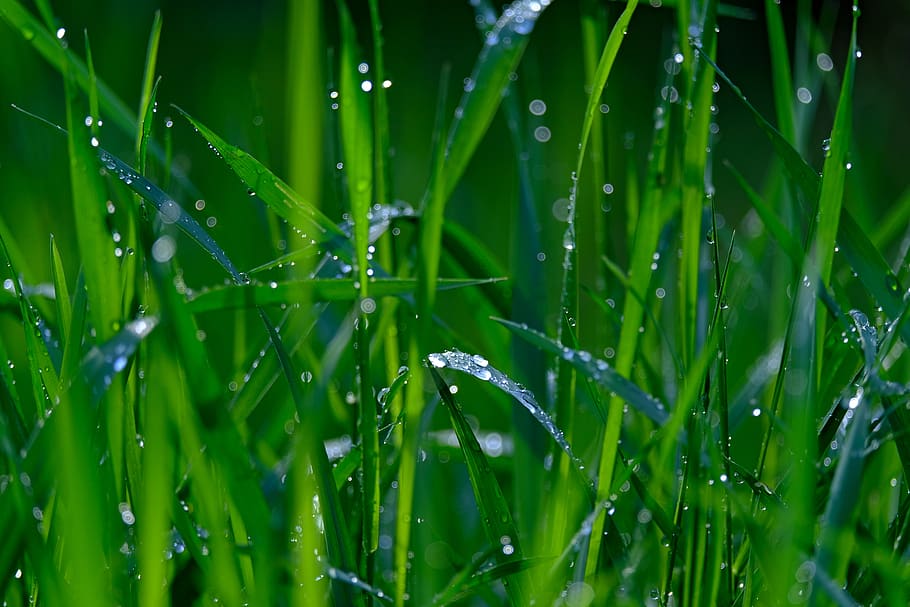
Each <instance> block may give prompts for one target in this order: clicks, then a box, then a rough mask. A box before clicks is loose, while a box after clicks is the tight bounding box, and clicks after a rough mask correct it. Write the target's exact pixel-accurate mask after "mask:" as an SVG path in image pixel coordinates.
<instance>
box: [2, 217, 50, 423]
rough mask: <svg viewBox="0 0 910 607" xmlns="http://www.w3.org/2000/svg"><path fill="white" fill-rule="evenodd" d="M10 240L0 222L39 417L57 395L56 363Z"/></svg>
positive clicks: (4, 254) (5, 260) (4, 255)
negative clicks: (15, 262)
mask: <svg viewBox="0 0 910 607" xmlns="http://www.w3.org/2000/svg"><path fill="white" fill-rule="evenodd" d="M10 239H11V235H10V234H9V233H6V226H5V225H4V224H2V223H0V252H2V253H3V260H4V262H5V263H6V267H7V270H8V273H9V275H10V276H12V277H13V278H11V279H10V280H11V281H12V283H13V290H14V292H15V296H16V302H17V304H18V307H19V314H20V315H21V318H22V325H23V332H24V337H25V348H26V354H27V356H28V366H29V374H30V376H31V382H29V383H30V387H31V391H32V394H31V395H32V397H33V399H34V405H35V412H36V415H37V417H38V418H39V419H40V418H42V417H44V415H45V413H46V411H48V410H50V408H51V406H52V403H53V401H54V399H53V398H52V395H53V396H56V393H57V385H58V379H57V377H56V372H55V371H54V365H53V364H52V362H51V356H50V354H49V353H48V350H47V346H46V345H45V342H44V340H43V339H42V335H41V330H40V328H39V322H40V320H39V317H38V312H37V311H36V310H35V309H34V308H33V307H32V305H31V303H30V302H29V301H28V299H27V298H26V297H25V294H24V293H23V292H22V285H21V283H20V281H19V274H18V273H17V272H16V268H15V267H14V266H13V262H12V260H11V259H10V254H9V250H8V248H7V245H6V242H7V241H8V240H10Z"/></svg>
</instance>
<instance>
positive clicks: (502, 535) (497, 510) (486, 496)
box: [428, 359, 533, 607]
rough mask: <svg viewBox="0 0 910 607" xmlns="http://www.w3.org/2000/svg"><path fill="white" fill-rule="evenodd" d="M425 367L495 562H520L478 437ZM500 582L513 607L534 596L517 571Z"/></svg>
mask: <svg viewBox="0 0 910 607" xmlns="http://www.w3.org/2000/svg"><path fill="white" fill-rule="evenodd" d="M431 361H432V359H431ZM428 366H429V369H430V374H431V375H432V377H433V382H434V383H435V384H436V389H437V391H438V392H439V396H440V397H441V398H442V401H443V402H444V403H445V405H446V409H448V411H449V417H450V418H451V420H452V428H453V429H454V430H455V434H456V435H457V436H458V443H459V445H460V446H461V452H462V454H463V455H464V459H465V464H466V465H467V467H468V477H469V478H470V481H471V488H472V489H473V491H474V498H475V499H476V501H477V508H478V510H479V511H480V513H481V520H482V521H483V527H484V532H485V533H486V536H487V540H488V541H489V542H490V545H492V546H494V547H495V546H499V550H497V551H496V553H495V554H496V556H495V559H496V562H497V563H499V564H505V563H509V562H515V561H521V560H522V551H521V544H520V539H519V537H518V529H517V528H516V527H515V523H514V521H513V520H512V513H511V511H510V509H509V504H508V502H507V501H506V498H505V496H504V495H503V494H502V489H500V487H499V482H498V481H497V480H496V477H495V476H494V475H493V471H492V470H491V469H490V464H489V462H488V461H487V458H486V455H484V453H483V449H481V447H480V443H478V442H477V437H475V436H474V431H473V430H472V429H471V426H470V424H469V423H468V420H467V418H466V417H465V415H464V412H463V410H462V408H461V405H460V404H459V403H458V401H457V400H456V399H455V396H454V395H453V394H452V392H451V391H450V390H449V385H448V384H447V383H446V382H445V380H443V379H442V376H441V375H439V372H438V371H437V370H436V366H435V365H433V364H430V365H428ZM503 583H504V585H505V587H506V592H507V593H508V595H509V600H510V602H511V603H512V605H515V606H516V607H517V606H519V605H526V604H527V601H528V600H529V599H530V597H531V596H533V594H532V590H531V587H530V579H529V578H528V577H527V576H526V575H525V574H523V573H520V572H519V573H516V574H514V575H512V576H510V577H509V578H508V579H505V580H503Z"/></svg>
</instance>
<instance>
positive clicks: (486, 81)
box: [428, 0, 550, 200]
mask: <svg viewBox="0 0 910 607" xmlns="http://www.w3.org/2000/svg"><path fill="white" fill-rule="evenodd" d="M549 4H550V0H540V1H536V0H516V1H515V2H513V3H512V4H511V5H509V6H507V7H506V8H505V9H504V10H503V13H502V16H501V17H500V18H499V20H498V21H497V22H496V26H495V27H494V28H493V29H492V30H490V32H488V33H487V35H486V40H485V41H484V46H483V50H481V52H480V56H478V58H477V63H476V64H475V65H474V70H473V72H472V73H471V77H470V78H469V79H468V80H467V81H466V84H465V91H464V95H463V96H462V98H461V101H460V102H459V103H458V109H456V110H455V120H454V121H453V122H452V126H451V128H450V129H449V137H448V143H447V144H446V146H445V147H446V152H445V171H444V172H443V173H441V175H442V179H443V183H442V184H440V195H441V197H442V199H443V200H448V198H449V196H451V194H452V192H453V191H454V190H455V185H456V184H457V183H458V181H459V180H460V179H461V176H462V175H463V174H464V171H465V169H466V168H467V166H468V163H469V162H470V160H471V157H472V156H473V155H474V152H475V150H476V149H477V146H478V144H479V143H480V140H481V139H482V138H483V136H484V134H485V133H486V132H487V128H489V126H490V122H492V121H493V116H494V115H495V114H496V110H497V108H499V104H500V102H501V100H502V92H503V90H505V88H506V86H508V83H509V74H511V73H512V72H514V71H515V68H516V67H517V66H518V62H519V61H520V60H521V56H522V54H523V53H524V50H525V47H527V45H528V39H529V36H530V34H531V32H532V30H533V29H534V25H535V23H536V22H537V19H538V18H539V17H540V15H541V13H542V12H543V11H544V10H545V9H546V7H547V6H548V5H549ZM428 195H429V192H428Z"/></svg>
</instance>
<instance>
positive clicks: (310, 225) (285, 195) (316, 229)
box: [175, 106, 350, 258]
mask: <svg viewBox="0 0 910 607" xmlns="http://www.w3.org/2000/svg"><path fill="white" fill-rule="evenodd" d="M175 109H176V110H177V111H178V112H180V114H181V115H182V116H183V117H184V118H186V119H187V120H188V121H189V122H190V124H192V125H193V127H195V128H196V130H198V131H199V133H200V134H201V135H202V137H203V138H205V140H206V141H208V142H209V143H210V144H211V145H212V146H213V147H214V148H215V151H216V152H217V153H218V155H219V156H220V157H221V158H222V159H223V160H224V162H225V163H226V164H227V165H228V166H229V167H230V168H231V170H232V171H234V173H235V174H236V175H237V176H238V177H239V178H240V179H241V181H243V182H244V183H245V184H246V185H247V187H249V188H250V195H256V196H258V197H259V198H260V199H261V200H262V201H263V202H264V203H265V204H266V205H268V207H269V208H270V209H272V210H273V211H274V212H275V213H276V214H278V216H279V217H282V218H283V219H285V220H287V221H288V222H289V223H290V224H291V225H292V226H293V227H294V228H296V229H297V230H299V231H300V233H301V238H305V239H307V240H308V241H309V240H315V241H316V242H319V243H328V246H329V247H330V248H333V249H334V250H335V253H337V254H338V255H339V256H341V255H342V254H343V253H344V254H346V255H347V256H348V258H350V249H349V245H348V247H347V248H346V247H344V246H342V244H345V243H346V242H347V236H345V234H344V232H342V231H341V230H340V229H339V228H338V226H337V225H335V223H334V222H333V221H332V220H331V219H329V218H328V217H326V216H325V215H323V214H322V212H321V211H319V209H317V208H316V207H315V206H313V205H312V204H311V203H309V202H307V201H305V200H304V199H303V198H301V197H300V195H299V194H297V193H296V192H295V191H294V190H293V189H291V186H289V185H288V184H286V183H285V182H283V181H282V180H281V179H279V178H278V177H277V176H276V175H275V174H274V173H272V172H271V171H270V170H269V169H267V168H266V167H265V165H263V164H262V163H261V162H259V161H258V160H256V159H255V158H253V157H252V156H250V155H249V154H247V153H246V152H244V151H243V150H241V149H240V148H238V147H236V146H233V145H231V144H229V143H228V142H226V141H225V140H224V139H222V138H221V137H219V136H218V135H216V134H215V133H214V131H212V130H211V129H209V128H208V127H206V126H205V125H204V124H202V123H201V122H199V121H198V120H196V119H195V118H193V117H192V116H190V115H189V114H188V113H186V112H185V111H183V110H182V109H180V108H179V107H176V106H175Z"/></svg>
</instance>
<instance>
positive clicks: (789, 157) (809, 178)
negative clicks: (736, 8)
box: [701, 55, 819, 204]
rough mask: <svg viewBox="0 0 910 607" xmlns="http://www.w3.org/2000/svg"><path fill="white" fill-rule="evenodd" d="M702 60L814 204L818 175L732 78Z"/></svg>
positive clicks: (712, 62) (714, 65)
mask: <svg viewBox="0 0 910 607" xmlns="http://www.w3.org/2000/svg"><path fill="white" fill-rule="evenodd" d="M701 58H702V59H704V60H705V61H707V62H708V63H709V64H710V65H711V67H713V68H714V72H715V74H717V76H718V77H719V78H720V79H721V80H723V81H724V82H725V83H726V85H727V86H729V87H730V90H731V91H732V92H733V95H734V97H736V99H738V100H739V101H740V102H741V103H742V104H743V105H744V106H745V107H746V109H747V110H749V113H750V114H751V115H752V118H753V119H754V120H755V122H756V124H757V125H758V127H759V129H761V130H762V132H764V133H765V135H767V137H768V139H769V140H770V141H771V146H772V147H773V148H774V151H775V153H776V154H777V155H778V157H780V159H781V161H782V164H783V167H784V170H785V171H786V172H787V174H789V175H790V178H791V179H793V182H794V183H795V184H796V186H797V187H798V188H799V190H800V192H802V194H803V197H804V199H805V200H806V201H808V202H809V203H810V204H812V203H814V202H815V201H816V199H817V197H818V189H819V178H818V173H816V172H815V171H814V170H813V169H812V167H810V166H809V165H808V164H807V163H806V161H805V160H804V159H803V157H802V156H800V154H799V152H798V151H797V150H796V148H794V147H793V146H792V145H791V144H790V143H789V142H788V141H787V139H786V138H785V137H784V136H783V135H782V134H781V133H780V131H778V130H777V129H776V128H774V126H773V125H772V124H771V123H770V122H768V120H767V119H766V118H765V117H764V116H762V114H761V113H760V112H759V111H758V110H757V109H756V108H755V106H754V105H752V103H751V102H750V101H749V100H748V99H746V96H745V95H744V94H743V92H742V90H741V89H740V88H739V87H738V86H736V84H735V83H734V82H733V81H732V80H731V79H730V77H729V76H727V74H725V73H724V71H723V70H721V69H720V68H719V67H718V66H717V64H716V63H714V61H713V60H712V59H711V58H710V57H707V56H705V55H702V56H701Z"/></svg>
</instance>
